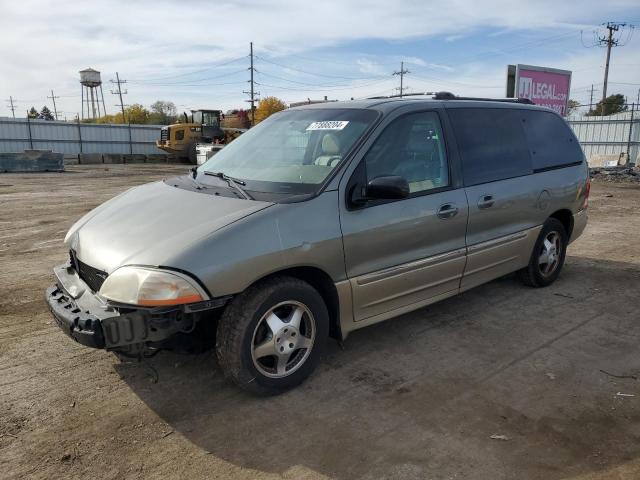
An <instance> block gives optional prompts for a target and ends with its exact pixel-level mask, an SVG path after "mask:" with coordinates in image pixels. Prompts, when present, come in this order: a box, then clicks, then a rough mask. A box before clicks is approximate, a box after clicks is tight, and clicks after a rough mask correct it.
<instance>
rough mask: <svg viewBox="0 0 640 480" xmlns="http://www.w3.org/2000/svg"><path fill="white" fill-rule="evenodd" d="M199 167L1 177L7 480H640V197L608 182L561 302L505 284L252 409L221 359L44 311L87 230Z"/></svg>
mask: <svg viewBox="0 0 640 480" xmlns="http://www.w3.org/2000/svg"><path fill="white" fill-rule="evenodd" d="M185 170H186V167H185V166H166V165H163V166H160V165H157V166H152V165H138V166H136V165H127V166H124V165H119V166H100V167H86V166H85V167H71V168H70V169H69V172H67V173H64V174H32V175H8V174H4V175H0V212H1V214H0V265H2V268H1V269H0V477H2V478H16V479H18V478H20V479H22V478H225V479H229V478H234V479H235V478H289V479H299V478H304V479H311V478H314V479H315V478H339V479H345V480H346V479H377V478H401V479H418V478H420V479H423V478H424V479H467V478H469V479H487V480H489V479H490V480H499V479H538V478H539V479H544V480H554V479H576V480H577V479H579V480H587V479H638V478H640V381H639V380H638V378H640V354H639V352H638V342H639V340H640V325H639V323H638V322H639V321H640V315H639V314H638V309H639V307H640V215H639V213H638V212H639V208H638V206H640V186H638V185H624V184H620V185H618V184H598V183H595V184H594V186H593V189H592V196H591V207H590V224H589V226H588V228H587V231H586V232H585V234H584V235H583V237H582V238H581V239H580V240H578V241H577V242H576V243H575V244H573V245H572V246H571V247H570V249H569V257H568V260H567V265H566V266H565V270H564V272H563V274H562V276H561V277H560V279H559V280H558V281H557V282H556V283H555V284H554V285H553V286H552V287H549V288H547V289H542V290H533V289H529V288H526V287H524V286H522V285H521V284H519V283H518V282H517V281H516V279H515V278H514V277H513V276H509V277H505V278H502V279H499V280H497V281H494V282H492V283H490V284H488V285H484V286H482V287H479V288H477V289H475V290H472V291H470V292H467V293H465V294H463V295H461V296H458V297H456V298H452V299H449V300H447V301H445V302H442V303H440V304H437V305H434V306H431V307H428V308H425V309H422V310H419V311H417V312H414V313H411V314H409V315H405V316H403V317H401V318H399V319H397V320H393V321H389V322H386V323H383V324H379V325H376V326H373V327H370V328H368V329H364V330H361V331H358V332H355V333H354V334H353V335H351V336H350V337H349V339H348V340H347V342H346V344H345V348H344V350H341V349H340V348H339V347H338V346H337V345H336V344H334V343H333V342H332V343H331V344H330V346H329V349H328V353H327V355H326V358H325V359H324V361H323V363H322V366H321V367H320V368H319V370H318V371H317V372H316V374H315V375H314V376H313V378H312V379H311V380H310V381H308V382H307V383H305V384H304V385H303V386H302V387H301V388H298V389H297V390H295V391H292V392H290V393H287V394H285V395H282V396H279V397H276V398H268V399H256V398H252V397H249V396H247V395H245V394H243V393H242V392H240V391H239V390H237V389H236V388H234V387H233V386H231V385H229V384H227V383H226V382H225V381H224V380H223V379H222V376H221V374H220V371H219V370H218V368H217V365H216V361H215V358H214V355H213V354H212V353H206V354H201V355H198V356H192V357H187V356H179V355H175V354H170V353H165V352H163V353H160V354H159V355H157V356H156V357H154V358H153V359H152V360H148V361H145V362H143V363H136V362H131V363H123V362H121V361H120V360H118V359H117V358H116V357H115V356H114V355H113V354H110V353H107V352H104V351H95V350H90V349H87V348H84V347H81V346H79V345H77V344H74V343H73V342H72V341H71V340H70V339H69V338H67V337H66V336H64V335H63V334H62V333H61V332H60V331H59V330H58V328H57V327H56V326H55V325H54V323H53V322H52V320H51V318H50V316H49V314H48V313H47V310H46V306H45V304H44V301H43V291H44V289H45V288H46V287H47V286H48V285H49V284H50V283H51V281H52V277H51V274H50V272H51V268H52V267H53V266H54V265H56V264H59V263H62V262H63V261H64V260H65V259H66V256H67V252H66V250H65V248H64V246H63V244H62V238H63V236H64V233H65V232H66V230H67V229H68V228H69V226H70V225H71V224H72V223H73V222H74V221H75V220H76V219H77V218H78V217H79V216H80V215H81V214H82V213H84V212H86V211H88V210H89V209H91V208H93V207H95V206H96V205H98V204H100V203H101V202H103V201H104V200H106V199H108V198H109V197H111V196H113V195H115V194H116V193H118V192H120V191H122V190H124V189H126V188H128V187H130V186H133V185H136V184H140V183H143V182H148V181H151V180H153V179H156V178H161V177H163V176H166V175H168V174H172V173H176V172H184V171H185ZM605 372H606V373H605ZM633 395H635V396H633ZM492 435H499V436H504V437H498V439H492V438H491V436H492ZM500 438H506V439H500Z"/></svg>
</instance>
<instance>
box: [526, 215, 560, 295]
mask: <svg viewBox="0 0 640 480" xmlns="http://www.w3.org/2000/svg"><path fill="white" fill-rule="evenodd" d="M566 253H567V232H566V230H565V229H564V226H563V225H562V223H561V222H560V221H559V220H557V219H555V218H548V219H547V221H546V222H544V225H543V226H542V230H541V231H540V235H539V236H538V239H537V240H536V244H535V246H534V247H533V252H532V254H531V258H530V259H529V265H527V266H526V267H525V268H523V269H522V270H519V271H518V276H519V277H520V280H522V282H523V283H524V284H525V285H528V286H530V287H546V286H549V285H551V284H552V283H553V282H555V280H556V279H557V278H558V276H559V275H560V270H562V266H563V265H564V259H565V256H566Z"/></svg>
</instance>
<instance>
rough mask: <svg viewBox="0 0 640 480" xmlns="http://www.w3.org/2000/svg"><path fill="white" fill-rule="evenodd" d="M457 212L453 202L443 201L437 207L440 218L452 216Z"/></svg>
mask: <svg viewBox="0 0 640 480" xmlns="http://www.w3.org/2000/svg"><path fill="white" fill-rule="evenodd" d="M457 214H458V207H456V206H455V205H454V204H453V203H445V204H444V205H441V206H440V208H439V209H438V213H437V215H438V218H442V219H443V220H446V219H447V218H453V217H455V216H456V215H457Z"/></svg>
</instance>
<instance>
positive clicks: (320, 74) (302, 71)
mask: <svg viewBox="0 0 640 480" xmlns="http://www.w3.org/2000/svg"><path fill="white" fill-rule="evenodd" d="M256 58H257V59H259V60H262V61H263V62H267V63H271V64H273V65H277V66H279V67H282V68H287V69H289V70H294V71H296V72H300V73H305V74H307V75H313V76H315V77H326V78H339V79H342V80H369V79H370V78H371V77H368V78H367V77H343V76H339V75H327V74H324V73H317V72H310V71H308V70H303V69H301V68H297V67H290V66H288V65H284V64H282V63H278V62H274V61H273V60H268V59H266V58H264V57H260V56H258V55H256ZM376 78H382V76H381V75H377V76H376Z"/></svg>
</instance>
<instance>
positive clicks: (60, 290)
mask: <svg viewBox="0 0 640 480" xmlns="http://www.w3.org/2000/svg"><path fill="white" fill-rule="evenodd" d="M53 271H54V274H55V276H56V284H55V285H52V286H51V287H49V288H47V290H46V293H45V297H46V301H47V304H48V306H49V310H50V311H51V313H52V315H53V317H54V319H55V320H56V323H57V324H58V326H59V327H60V329H61V330H62V331H63V332H64V333H66V334H67V335H68V336H69V337H71V338H73V339H74V340H75V341H77V342H78V343H80V344H82V345H85V346H88V347H93V348H105V349H107V350H128V348H127V347H129V346H131V345H145V344H146V345H154V344H158V343H159V342H162V341H163V340H166V339H168V338H169V337H171V336H173V335H175V334H177V333H179V332H183V333H188V332H190V331H192V330H193V328H194V327H195V322H197V321H198V320H199V319H200V317H201V316H202V314H203V313H206V312H207V311H208V310H211V309H215V308H219V307H222V306H223V305H224V304H225V303H226V301H227V300H228V298H217V299H212V300H207V301H204V302H198V303H194V304H187V305H180V306H177V307H152V308H137V307H131V306H113V305H110V304H108V303H106V302H105V301H104V300H103V299H101V298H100V297H99V296H97V295H96V294H95V293H94V292H92V291H91V289H90V288H89V287H88V286H87V285H86V284H85V283H84V282H83V281H82V279H81V278H80V277H79V276H78V274H77V273H76V271H75V269H74V268H73V267H72V266H71V264H70V263H67V264H65V265H60V266H58V267H55V268H54V270H53Z"/></svg>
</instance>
